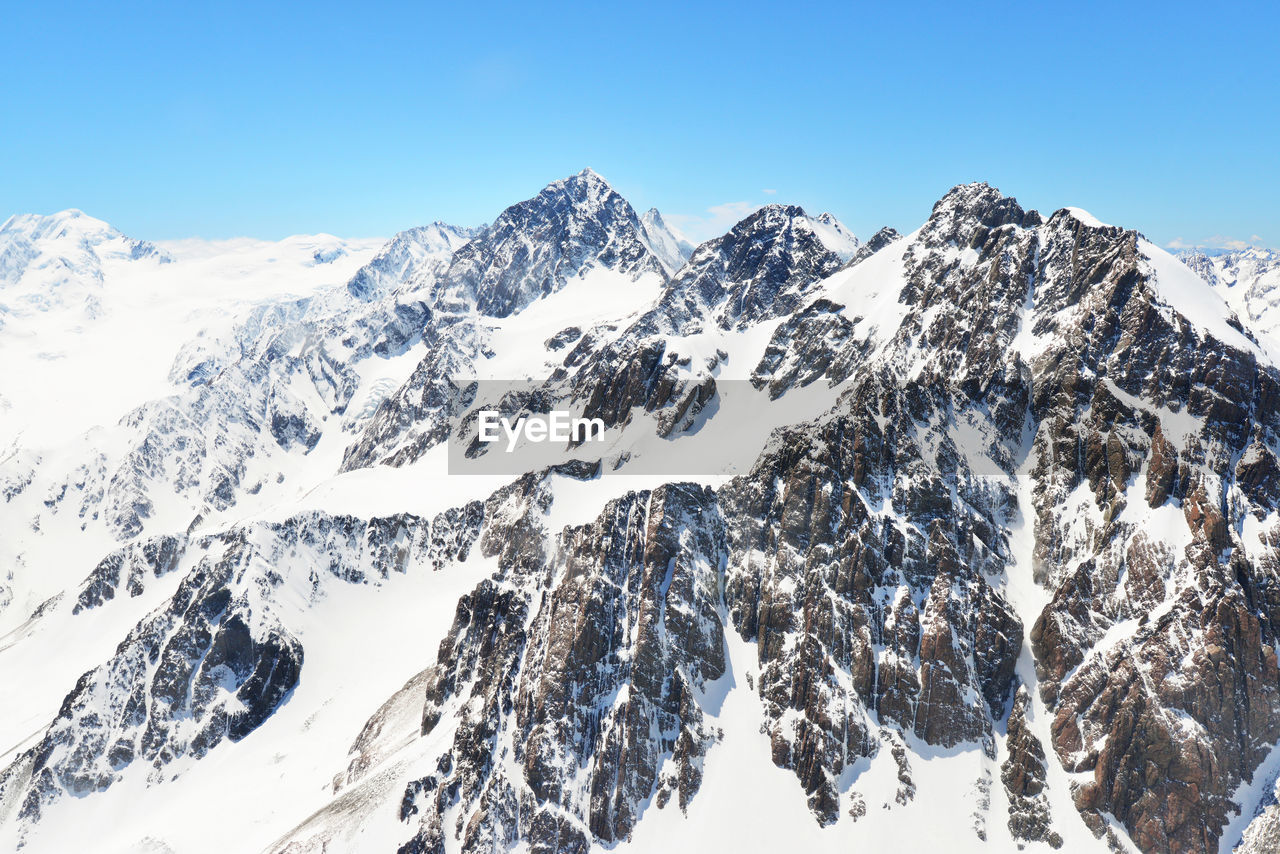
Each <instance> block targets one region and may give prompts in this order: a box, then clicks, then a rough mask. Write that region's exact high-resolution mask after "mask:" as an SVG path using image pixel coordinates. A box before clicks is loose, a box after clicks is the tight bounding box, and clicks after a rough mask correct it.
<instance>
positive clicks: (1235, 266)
mask: <svg viewBox="0 0 1280 854" xmlns="http://www.w3.org/2000/svg"><path fill="white" fill-rule="evenodd" d="M1178 258H1179V260H1181V261H1182V263H1183V264H1185V265H1187V266H1188V267H1190V268H1191V269H1192V270H1194V271H1195V272H1196V273H1197V274H1198V275H1199V276H1200V277H1201V278H1202V279H1204V280H1205V281H1206V282H1208V283H1209V284H1210V285H1212V286H1213V289H1214V290H1216V291H1217V292H1218V293H1219V294H1221V295H1222V297H1223V299H1225V300H1226V301H1227V302H1228V303H1229V304H1230V305H1231V307H1232V308H1233V309H1235V311H1236V313H1237V314H1238V315H1239V316H1240V318H1241V319H1242V320H1244V321H1246V322H1247V323H1248V324H1249V326H1250V328H1251V329H1253V330H1254V331H1255V332H1257V333H1259V334H1261V335H1265V336H1266V337H1267V338H1269V339H1270V340H1271V341H1274V342H1280V251H1277V250H1275V249H1262V248H1257V247H1255V248H1251V249H1237V250H1230V251H1218V252H1212V253H1206V252H1203V251H1194V252H1181V253H1179V254H1178Z"/></svg>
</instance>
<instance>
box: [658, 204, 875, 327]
mask: <svg viewBox="0 0 1280 854" xmlns="http://www.w3.org/2000/svg"><path fill="white" fill-rule="evenodd" d="M842 228H843V227H842ZM850 236H851V235H850ZM829 242H832V243H835V244H836V245H838V246H844V247H847V246H848V244H847V243H844V244H842V243H841V241H840V239H839V235H838V234H837V233H836V231H835V229H833V228H832V227H831V226H830V225H827V224H819V223H816V222H815V220H814V219H813V218H811V217H810V216H809V215H808V214H806V213H805V211H804V208H802V207H800V206H799V205H788V204H769V205H765V206H763V207H761V208H759V209H757V210H755V211H752V212H751V213H750V214H748V215H747V216H745V217H743V218H742V219H741V220H740V221H739V222H738V223H737V224H735V225H734V226H733V228H731V229H729V231H728V232H727V233H726V234H724V235H721V236H720V237H717V238H714V239H712V240H708V241H707V242H705V243H703V244H702V245H700V246H699V247H698V248H697V249H695V250H694V251H693V254H692V255H691V256H690V257H689V260H688V262H687V263H686V264H685V265H684V267H683V268H681V270H680V272H679V273H678V274H677V275H676V277H675V278H674V279H672V281H671V284H670V285H668V287H667V291H666V293H665V294H664V295H663V297H662V299H661V300H660V302H659V305H658V306H657V308H655V309H654V310H653V311H652V312H650V313H649V314H648V315H646V317H644V318H642V319H641V320H640V321H639V324H638V329H639V330H640V331H643V332H645V333H655V332H667V331H673V330H676V331H680V332H681V334H686V333H690V332H693V331H696V330H698V329H700V328H701V327H702V324H703V322H704V320H705V319H711V320H713V321H714V322H715V323H716V325H718V326H720V327H721V328H723V329H730V328H734V327H740V326H743V325H746V324H749V323H753V322H756V321H759V320H762V319H764V318H767V317H776V316H778V315H781V314H785V313H787V312H789V311H791V310H793V309H794V308H795V307H796V306H797V305H798V303H799V301H800V300H801V298H802V296H803V292H804V290H805V288H807V287H808V286H809V285H810V284H812V283H813V282H816V281H818V280H819V279H822V278H825V277H826V276H828V275H830V274H831V273H833V272H835V271H836V270H838V269H839V268H840V267H841V266H842V265H843V263H844V258H845V257H847V256H844V255H842V254H841V253H839V252H837V251H835V250H834V249H833V248H832V247H831V246H830V245H829ZM853 245H854V246H855V247H856V238H854V244H853Z"/></svg>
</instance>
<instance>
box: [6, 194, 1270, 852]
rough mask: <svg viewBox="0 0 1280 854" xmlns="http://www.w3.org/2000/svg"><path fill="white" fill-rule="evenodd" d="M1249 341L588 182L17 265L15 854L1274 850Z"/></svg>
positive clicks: (933, 215) (1059, 265)
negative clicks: (553, 427) (669, 210)
mask: <svg viewBox="0 0 1280 854" xmlns="http://www.w3.org/2000/svg"><path fill="white" fill-rule="evenodd" d="M1277 306H1280V253H1277V252H1274V251H1271V250H1263V249H1250V250H1244V251H1234V252H1228V253H1218V254H1213V255H1210V254H1205V253H1202V252H1184V253H1179V254H1178V255H1172V254H1170V253H1168V252H1166V251H1165V250H1163V249H1161V248H1159V247H1157V246H1155V245H1154V244H1152V243H1151V242H1150V241H1148V240H1147V239H1146V238H1145V237H1144V236H1143V235H1142V234H1141V233H1139V232H1137V231H1134V230H1131V229H1127V228H1123V227H1118V226H1112V225H1107V224H1104V223H1102V222H1100V221H1098V220H1097V219H1096V218H1094V217H1093V216H1091V215H1090V214H1088V213H1087V212H1085V211H1083V210H1081V209H1079V208H1072V207H1064V208H1062V209H1059V210H1057V211H1055V212H1052V213H1050V214H1047V215H1045V214H1041V213H1039V212H1037V211H1033V210H1027V209H1024V208H1023V207H1022V206H1021V205H1020V204H1019V203H1018V202H1017V201H1016V199H1014V198H1012V197H1009V196H1005V195H1003V194H1002V193H1001V192H999V191H998V190H996V189H995V188H993V187H990V186H988V185H987V184H982V183H975V184H965V185H960V186H957V187H955V188H953V189H951V190H950V191H949V192H947V193H946V194H945V195H944V196H943V197H942V198H941V199H940V200H939V201H938V202H937V203H936V204H935V205H934V207H933V209H932V211H931V212H930V213H929V215H928V217H927V218H926V219H925V220H924V221H923V223H922V224H920V225H919V227H918V228H916V229H915V230H914V231H911V232H910V233H908V234H900V233H899V232H898V231H896V230H894V229H892V228H885V229H882V230H881V231H879V232H877V233H876V234H874V235H872V236H870V237H869V238H867V239H866V240H865V241H862V240H859V239H858V238H857V237H855V236H854V235H853V234H852V233H851V232H850V230H849V229H848V228H846V227H845V226H844V225H843V224H842V223H840V222H839V220H837V219H836V218H835V217H833V216H831V215H830V214H828V213H823V214H819V215H811V214H810V213H808V212H806V211H805V210H803V209H802V208H800V207H798V206H794V205H785V204H771V205H767V206H765V207H762V208H759V209H758V210H755V211H753V212H751V213H750V214H748V215H747V216H746V217H745V218H743V219H742V220H741V221H740V222H738V223H737V224H735V225H734V226H733V227H732V228H731V229H730V230H729V231H728V232H726V233H725V234H723V235H721V236H719V237H716V238H714V239H712V240H709V241H706V242H704V243H702V244H701V245H698V246H693V245H691V244H690V243H689V242H688V241H687V240H685V239H684V238H683V237H682V236H681V235H680V234H679V233H678V232H677V231H675V230H673V229H672V228H670V227H669V226H668V225H667V224H666V222H665V221H664V220H663V217H662V215H661V214H660V213H659V212H658V211H657V210H656V209H651V210H649V211H648V212H646V213H644V214H643V215H640V214H637V213H636V211H635V210H634V209H633V208H632V206H631V205H630V203H629V202H627V200H626V199H624V198H623V197H622V196H621V195H620V194H619V193H617V191H616V190H614V189H613V188H612V187H611V186H610V185H609V184H608V182H607V181H605V179H604V178H602V177H601V176H600V175H598V174H596V173H595V172H593V171H591V170H589V169H588V170H584V171H582V172H580V173H578V174H576V175H573V176H570V177H568V178H565V179H563V180H560V181H555V182H553V183H551V184H549V185H548V186H547V187H546V188H545V189H544V190H542V191H541V192H540V193H538V194H537V195H536V196H535V197H533V198H531V199H528V200H525V201H522V202H519V203H517V204H514V205H512V206H511V207H509V208H507V209H506V210H504V211H501V212H500V213H498V215H497V216H496V217H495V218H494V220H493V222H492V223H491V224H487V225H482V226H480V227H477V228H469V227H458V226H453V225H448V224H445V223H439V222H437V223H433V224H431V225H428V226H423V227H418V228H412V229H409V230H407V231H404V232H401V233H400V234H398V235H396V236H395V237H393V238H392V239H391V240H390V241H386V242H383V241H371V240H342V239H339V238H336V237H332V236H329V235H316V236H311V237H298V238H290V239H288V240H286V241H283V242H280V243H268V242H264V241H230V242H223V243H216V244H215V243H205V242H199V241H184V242H176V243H171V244H153V243H148V242H145V241H141V240H136V239H133V238H131V237H127V236H125V235H123V234H121V233H120V232H119V231H117V230H116V229H114V228H112V227H111V226H109V225H107V224H106V223H103V222H101V221H99V220H95V219H92V218H91V217H88V216H86V215H84V214H82V213H80V212H79V211H67V212H63V213H61V214H55V215H53V216H33V215H20V216H15V217H12V218H10V219H9V220H8V221H7V222H5V223H4V224H3V226H0V360H3V364H4V365H5V366H6V370H5V371H4V372H2V373H0V496H2V497H3V504H0V680H2V681H3V683H4V684H5V685H7V686H9V688H8V690H6V691H5V692H4V693H3V695H2V696H0V846H4V847H6V848H12V849H15V850H23V851H31V852H44V851H50V852H60V851H66V850H81V849H83V850H104V851H122V852H126V851H127V852H170V851H172V852H188V851H220V850H236V851H240V850H244V851H270V852H281V854H285V852H288V854H298V852H320V851H328V852H333V851H360V852H365V851H388V852H418V853H419V854H425V852H432V854H436V852H440V854H443V852H446V851H449V852H453V851H464V852H491V851H508V850H517V851H528V852H559V851H567V852H587V851H596V850H619V851H657V850H692V849H694V848H700V849H707V850H721V851H744V852H745V851H776V850H814V851H828V850H830V851H846V850H851V849H856V848H858V847H859V846H865V847H871V848H873V849H876V850H880V849H888V850H905V851H914V850H924V849H925V848H927V847H936V846H943V847H944V850H950V851H1020V850H1063V851H1071V852H1076V851H1082V852H1083V851H1099V852H1101V851H1118V852H1130V851H1140V852H1143V854H1149V852H1176V854H1184V852H1188V853H1189V852H1208V851H1236V852H1240V854H1262V852H1270V851H1275V850H1277V846H1280V805H1278V804H1277V778H1278V777H1280V749H1277V745H1278V744H1280V509H1278V507H1280V457H1278V456H1277V455H1278V454H1280V309H1278V308H1277ZM489 408H492V409H498V410H501V411H503V412H504V413H509V414H511V415H513V416H525V417H531V416H534V415H539V414H545V413H548V412H551V411H558V410H566V411H572V412H574V413H577V414H579V415H581V416H583V417H587V418H594V419H598V420H599V422H600V423H601V424H602V426H603V430H604V434H603V438H602V439H600V440H599V441H596V442H569V443H561V444H559V445H554V446H550V447H547V446H543V447H536V448H535V447H525V448H522V449H521V452H520V453H519V454H517V455H515V456H513V457H511V458H510V459H506V460H504V459H500V458H499V454H500V452H499V451H496V450H494V449H492V448H489V449H485V448H482V447H480V446H479V444H478V441H477V433H476V416H477V413H478V412H480V411H482V410H485V409H489ZM477 459H487V461H489V462H493V461H494V460H495V459H497V460H498V462H500V463H501V465H500V466H498V467H497V468H491V469H487V470H485V473H483V474H479V473H460V472H459V471H457V470H455V467H456V466H457V465H459V464H460V463H459V460H461V461H462V462H464V463H465V462H466V461H468V460H477Z"/></svg>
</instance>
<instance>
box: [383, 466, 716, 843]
mask: <svg viewBox="0 0 1280 854" xmlns="http://www.w3.org/2000/svg"><path fill="white" fill-rule="evenodd" d="M541 488H543V487H542V485H541V484H534V483H532V482H530V481H528V480H527V479H526V480H525V481H523V482H522V483H520V484H518V485H517V489H520V490H522V491H527V490H537V489H541ZM522 500H535V502H536V499H530V498H529V497H528V496H525V497H523V498H522ZM716 514H717V508H716V505H715V499H714V496H713V495H712V493H710V491H708V490H706V489H704V488H701V487H695V486H689V485H668V486H664V487H662V488H661V489H659V490H657V491H655V492H652V493H648V492H642V493H631V494H629V495H628V496H626V497H625V498H622V499H619V500H618V501H615V502H612V503H610V504H609V505H608V506H607V507H606V508H605V510H604V512H603V513H602V514H601V516H600V518H599V519H597V520H596V522H594V523H592V524H591V525H586V526H583V527H579V528H569V529H567V530H565V531H564V533H562V534H561V535H560V536H559V537H558V538H557V540H556V541H555V543H554V545H553V544H552V543H551V541H549V540H548V541H545V543H540V542H538V541H537V540H536V538H534V539H529V538H525V537H516V538H504V542H503V543H501V544H500V543H498V542H495V541H492V540H486V541H485V542H484V548H485V549H487V550H490V551H491V552H492V551H495V550H499V549H501V551H502V554H501V557H500V564H501V565H502V567H503V569H502V570H501V571H500V572H499V574H498V575H497V576H495V577H494V578H493V579H490V580H487V581H485V582H484V583H482V584H481V585H480V586H479V587H477V588H476V589H475V590H474V591H473V592H472V593H470V594H468V595H467V596H465V597H463V599H462V600H461V601H460V602H459V604H458V613H457V617H456V618H455V620H454V625H453V628H452V629H451V630H450V632H449V635H448V637H446V638H445V640H444V641H443V642H442V644H441V647H440V654H439V659H438V663H437V664H436V666H435V668H433V670H432V671H431V672H430V675H429V677H428V679H427V690H426V706H425V713H424V718H423V732H424V733H430V732H431V731H432V730H433V729H434V728H435V727H436V726H437V725H439V723H440V722H441V720H442V719H443V718H444V717H445V715H446V714H451V715H456V716H459V721H458V728H457V730H456V732H455V734H454V736H453V739H452V747H451V749H450V751H449V752H448V753H447V754H445V756H444V757H443V758H442V759H441V761H440V773H439V774H436V775H432V776H431V777H428V778H425V779H423V780H419V781H417V782H416V783H415V784H413V785H412V786H411V787H410V789H409V790H408V791H406V793H405V798H404V804H403V806H402V816H404V817H406V818H408V817H410V816H414V817H415V821H416V822H417V824H418V831H417V834H416V836H415V837H414V839H413V841H412V842H411V843H410V844H408V845H407V846H406V848H405V849H403V850H410V851H443V850H444V839H445V836H446V835H452V834H453V833H454V832H455V831H454V830H453V829H452V828H447V827H445V826H444V825H443V821H444V813H445V810H446V809H447V808H448V807H449V806H450V804H451V803H453V802H454V801H455V800H457V801H459V802H460V803H461V804H462V813H461V816H460V818H459V820H458V828H457V831H460V834H459V835H460V839H461V841H462V846H463V850H466V851H482V850H483V851H487V850H491V849H492V847H493V846H494V845H495V844H510V843H513V842H515V841H516V840H517V839H526V840H527V841H528V842H529V844H530V845H531V846H532V848H533V850H538V851H553V850H561V851H563V850H582V851H585V850H586V849H587V847H588V844H589V842H590V840H592V839H598V840H601V841H604V842H614V841H619V840H622V839H626V838H627V837H628V836H629V834H630V832H631V829H632V827H633V826H634V825H635V822H636V821H637V820H638V819H639V817H640V815H639V812H640V809H641V808H642V805H643V804H644V803H645V802H646V801H647V800H648V799H649V798H650V796H655V797H656V801H655V803H656V804H657V805H658V806H663V805H665V804H666V803H667V801H668V800H669V799H670V798H672V797H674V798H675V799H676V801H677V802H678V803H679V804H680V806H681V807H684V806H686V805H687V804H688V802H689V799H690V798H691V797H693V795H694V793H695V792H696V791H697V789H698V786H699V785H700V783H701V763H702V757H703V755H704V754H705V752H706V750H707V747H708V746H709V745H710V744H711V743H712V742H713V741H714V735H713V734H712V733H711V732H709V731H708V730H707V729H706V728H705V727H704V725H703V710H702V708H701V706H700V700H699V699H698V698H699V697H700V696H701V695H702V692H703V691H704V690H705V689H706V688H707V686H708V684H709V683H710V682H712V681H714V680H716V679H718V678H720V677H721V676H722V675H723V674H724V669H725V661H724V637H723V628H722V626H721V622H720V614H719V601H718V600H719V585H718V572H719V567H720V565H721V563H722V562H723V560H724V548H725V547H724V542H723V538H722V534H720V533H719V532H720V531H721V530H722V527H721V526H720V524H719V523H718V520H717V518H716ZM515 543H518V545H513V544H515ZM544 548H545V549H547V550H546V551H544ZM664 767H665V768H668V769H669V770H668V771H666V772H663V773H662V774H661V775H660V774H659V771H660V770H661V769H663V768H664Z"/></svg>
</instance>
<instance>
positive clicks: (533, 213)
mask: <svg viewBox="0 0 1280 854" xmlns="http://www.w3.org/2000/svg"><path fill="white" fill-rule="evenodd" d="M593 267H603V268H606V269H610V270H614V271H615V272H619V273H623V274H625V275H629V276H633V277H638V276H640V275H643V274H644V273H656V274H658V275H661V276H664V277H665V276H667V275H669V271H668V270H667V269H666V266H665V265H664V262H663V261H662V259H661V258H660V257H659V256H658V255H657V254H655V252H654V251H653V249H652V248H651V247H650V245H649V243H648V241H647V240H646V237H645V231H644V226H643V225H642V223H641V222H640V218H639V217H638V216H637V215H636V212H635V210H634V209H633V208H632V207H631V204H630V203H629V202H628V201H627V200H626V199H624V198H623V197H622V196H621V195H619V194H618V192H617V191H616V190H614V189H613V188H612V187H611V186H609V183H608V182H607V181H605V180H604V178H602V177H601V176H600V175H598V174H597V173H596V172H594V171H592V170H591V169H583V170H582V171H581V172H579V173H577V174H576V175H571V176H569V177H568V178H562V179H560V180H558V181H553V182H552V183H550V184H548V185H547V186H546V187H544V188H543V189H542V191H541V192H539V193H538V194H537V195H536V196H534V197H533V198H531V199H526V200H525V201H523V202H518V203H517V204H514V205H512V206H511V207H509V208H507V209H506V210H504V211H503V212H502V213H501V214H499V215H498V218H497V219H495V220H494V222H493V225H491V226H489V227H488V228H486V229H485V230H484V231H483V232H482V233H481V234H479V235H478V236H477V237H476V238H475V239H474V240H472V241H471V242H469V243H467V244H466V245H465V246H463V247H461V248H460V249H459V250H458V251H457V253H455V255H454V257H453V262H452V263H451V264H450V266H449V269H448V271H446V273H445V274H444V275H443V276H442V277H441V287H440V290H439V293H438V299H439V301H440V302H441V304H442V305H445V306H447V307H448V308H449V309H450V310H466V309H467V307H473V308H474V309H475V310H476V311H478V312H479V313H480V314H485V315H490V316H494V317H505V316H507V315H510V314H512V313H514V312H516V311H519V310H520V309H522V308H524V307H525V306H527V305H529V304H530V303H532V302H534V301H535V300H537V299H539V298H541V297H543V296H546V295H548V294H551V293H553V292H555V291H557V290H559V289H560V288H561V287H563V286H564V284H565V283H566V282H567V281H568V280H569V279H571V278H573V277H575V276H577V275H580V274H581V273H583V272H585V271H586V270H588V269H589V268H593Z"/></svg>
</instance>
